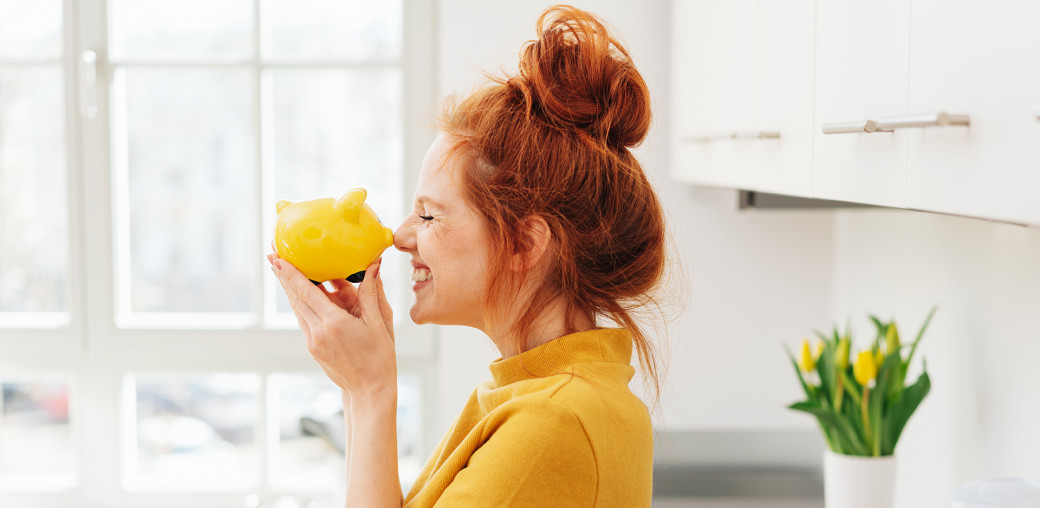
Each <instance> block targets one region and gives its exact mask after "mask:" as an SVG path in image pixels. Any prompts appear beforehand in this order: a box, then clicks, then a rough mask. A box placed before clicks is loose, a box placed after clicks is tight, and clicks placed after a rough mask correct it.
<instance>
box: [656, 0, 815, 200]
mask: <svg viewBox="0 0 1040 508" xmlns="http://www.w3.org/2000/svg"><path fill="white" fill-rule="evenodd" d="M813 4H814V2H813V0H784V1H767V0H737V1H726V2H718V1H711V0H707V1H681V2H674V3H673V7H672V9H673V11H672V14H673V16H672V23H673V27H672V28H673V32H672V33H673V35H672V37H673V43H674V44H673V55H672V63H673V71H674V74H673V76H674V77H673V89H672V97H673V104H674V107H675V112H676V113H675V115H674V127H675V128H674V129H673V132H674V133H675V138H674V139H673V142H674V144H673V147H674V155H675V157H674V165H673V167H674V173H675V174H674V176H675V177H676V178H677V179H680V180H683V181H686V182H690V183H695V184H701V185H715V186H722V187H735V188H742V189H750V190H760V191H768V192H776V193H782V194H792V195H801V196H808V195H809V191H810V189H811V180H810V179H811V176H812V175H811V162H812V137H811V135H809V132H810V130H811V124H812V118H811V111H812V67H813V60H812V47H813V9H814V5H813Z"/></svg>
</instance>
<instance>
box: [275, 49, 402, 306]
mask: <svg viewBox="0 0 1040 508" xmlns="http://www.w3.org/2000/svg"><path fill="white" fill-rule="evenodd" d="M265 77H266V78H267V80H268V81H267V83H268V86H269V89H270V100H269V101H268V105H267V107H266V108H265V111H264V114H265V116H266V117H267V118H268V119H269V120H268V123H267V125H270V131H269V132H266V133H265V136H266V137H265V146H267V147H269V150H270V152H269V153H270V157H271V159H270V160H269V161H268V162H269V164H270V165H271V166H272V167H273V169H274V173H275V185H274V189H273V192H272V194H271V195H270V198H271V199H270V200H269V202H267V203H266V204H265V208H264V210H265V212H266V213H268V214H269V215H267V218H268V220H269V221H270V222H269V224H270V227H268V228H266V234H267V235H271V234H273V233H272V231H271V230H273V227H274V221H273V219H274V210H275V203H276V202H277V201H278V200H282V199H288V200H290V201H299V200H304V199H313V198H318V197H338V196H339V195H341V194H342V193H343V192H346V191H347V190H349V189H352V188H355V187H364V188H365V189H366V190H368V199H367V203H368V204H369V205H370V206H372V208H373V209H374V210H375V211H376V213H377V214H378V215H379V218H380V220H381V221H382V222H383V224H384V225H386V226H387V227H390V228H394V227H396V226H397V224H399V223H400V221H401V219H402V217H401V208H402V206H403V205H402V193H401V189H403V183H402V182H403V177H402V165H403V142H402V138H401V136H402V134H401V132H402V122H401V93H402V92H401V74H400V71H399V70H396V69H375V70H372V69H367V70H356V69H354V70H342V69H323V70H313V69H307V70H298V69H279V70H271V71H268V72H267V73H266V75H265ZM386 273H387V277H388V279H387V280H388V283H390V284H393V283H394V282H395V281H396V280H397V279H398V278H400V277H401V275H400V274H396V273H395V274H391V273H390V272H389V271H388V272H386ZM391 277H392V278H393V279H392V280H391ZM268 280H269V282H273V279H272V278H269V279H268ZM276 294H277V295H278V296H277V298H278V304H277V307H276V308H277V311H278V312H283V313H284V312H289V304H288V302H287V301H286V300H285V297H284V295H283V294H282V293H281V291H280V290H279V291H277V292H276Z"/></svg>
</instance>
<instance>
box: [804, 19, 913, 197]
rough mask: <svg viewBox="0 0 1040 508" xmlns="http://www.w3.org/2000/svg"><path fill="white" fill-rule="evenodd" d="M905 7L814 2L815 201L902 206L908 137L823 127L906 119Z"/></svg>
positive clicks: (900, 132) (907, 46)
mask: <svg viewBox="0 0 1040 508" xmlns="http://www.w3.org/2000/svg"><path fill="white" fill-rule="evenodd" d="M909 8H910V2H907V1H906V0H878V1H871V2H863V1H860V0H825V1H820V2H818V4H817V12H816V16H817V18H816V101H815V105H816V112H815V118H816V121H815V124H816V125H815V129H814V136H815V147H814V154H815V157H814V163H813V173H812V182H813V186H812V187H813V189H812V192H813V197H817V198H822V199H834V200H841V201H853V202H858V203H868V204H874V205H881V206H893V207H905V205H906V156H907V133H906V131H904V130H896V131H894V132H873V133H867V132H858V133H856V132H852V133H841V134H825V133H824V132H823V130H822V129H823V127H824V125H825V124H826V125H830V124H852V123H855V124H857V125H859V126H860V127H862V126H863V125H865V124H867V122H868V121H877V120H879V119H881V118H883V117H892V116H900V115H905V114H906V113H907V81H908V79H909V77H908V66H909V56H910V55H909V52H910V44H909V37H910V12H909ZM859 130H860V131H862V130H863V129H862V128H860V129H859Z"/></svg>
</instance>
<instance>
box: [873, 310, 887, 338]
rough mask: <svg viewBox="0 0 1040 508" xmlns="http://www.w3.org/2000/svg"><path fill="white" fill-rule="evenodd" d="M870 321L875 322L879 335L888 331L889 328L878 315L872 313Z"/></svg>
mask: <svg viewBox="0 0 1040 508" xmlns="http://www.w3.org/2000/svg"><path fill="white" fill-rule="evenodd" d="M870 321H871V322H873V323H874V327H876V328H877V333H878V335H884V334H885V332H886V331H888V330H886V328H887V327H886V326H885V325H884V324H883V323H882V322H881V320H880V319H878V318H877V316H875V315H873V314H871V315H870Z"/></svg>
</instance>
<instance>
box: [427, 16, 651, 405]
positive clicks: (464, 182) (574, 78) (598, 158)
mask: <svg viewBox="0 0 1040 508" xmlns="http://www.w3.org/2000/svg"><path fill="white" fill-rule="evenodd" d="M537 31H538V34H539V36H538V38H537V39H536V40H533V41H529V42H527V43H526V44H525V45H524V46H523V48H522V49H521V52H520V67H519V73H518V74H516V75H508V74H507V75H504V76H489V77H490V79H491V83H489V84H488V85H487V86H484V87H481V88H479V89H477V90H476V91H474V92H472V93H471V94H469V95H468V96H466V97H464V98H462V99H461V100H460V99H457V98H450V99H449V100H448V101H447V102H446V103H445V107H444V110H443V112H442V114H441V116H440V118H439V123H440V128H441V130H442V131H443V132H444V133H446V134H447V135H448V137H449V140H450V148H449V150H450V153H452V154H457V155H461V156H462V157H461V158H460V160H461V161H463V162H462V167H463V168H464V169H463V170H462V172H461V174H460V175H459V182H458V183H459V184H460V187H461V192H462V194H463V196H464V197H465V199H466V201H467V202H468V204H469V205H470V206H471V207H472V208H473V209H474V210H477V211H478V213H481V214H483V217H484V218H485V219H486V226H487V228H488V232H489V234H490V237H491V249H492V251H491V256H490V261H489V262H490V264H491V265H490V266H489V267H488V269H489V272H488V273H492V274H495V279H494V283H492V284H489V287H488V288H487V293H486V295H485V297H486V300H487V301H488V302H510V303H512V304H514V305H515V304H521V305H525V306H526V309H525V311H524V312H523V313H522V314H521V316H520V318H519V320H518V321H517V322H516V323H514V324H513V330H511V331H512V332H513V333H515V336H516V337H517V338H518V339H517V340H524V338H526V337H527V334H528V333H529V332H530V331H531V329H532V326H533V324H534V323H535V321H536V319H537V317H538V315H539V313H540V312H541V311H542V310H543V307H542V306H541V305H537V304H535V302H549V301H552V300H553V299H555V298H556V297H561V296H562V297H563V299H564V301H566V302H567V308H566V314H565V315H566V317H567V326H568V329H569V331H577V330H576V329H575V323H577V322H578V319H579V318H580V317H582V316H587V317H589V318H592V319H594V320H597V321H598V320H599V319H598V318H606V319H609V320H611V321H612V322H613V323H615V324H617V325H619V326H622V327H624V328H626V329H628V330H629V331H630V333H631V334H632V337H633V340H634V347H635V349H636V351H637V353H638V356H639V360H640V365H641V367H642V369H643V372H644V376H645V377H646V379H647V381H648V382H649V383H650V384H651V385H652V388H653V390H654V392H653V394H654V396H655V400H656V397H657V396H658V394H659V392H660V378H659V368H658V361H657V358H656V355H655V348H654V346H653V343H652V342H651V341H650V340H649V338H648V337H647V336H646V334H645V333H644V331H643V329H642V328H641V327H640V326H639V324H638V323H637V322H636V321H637V320H636V318H635V311H637V310H638V309H640V308H642V307H644V306H646V305H648V304H655V303H656V302H655V300H654V298H653V296H652V293H653V292H654V290H655V289H656V288H657V287H658V285H659V284H660V282H661V280H662V275H663V272H664V265H665V228H664V216H663V213H662V210H661V206H660V203H659V202H658V198H657V195H656V193H655V192H654V190H653V188H652V187H651V185H650V182H649V180H648V179H647V177H646V174H645V173H644V172H643V168H642V166H640V164H639V161H637V160H636V158H635V157H634V156H633V155H632V153H631V152H630V151H629V148H631V147H634V146H636V145H638V144H639V143H641V142H642V140H643V139H644V138H645V137H646V134H647V131H648V130H649V128H650V119H651V112H650V93H649V90H648V89H647V86H646V83H645V82H644V81H643V78H642V76H640V74H639V72H638V71H637V70H636V68H635V66H634V65H633V63H632V59H631V57H630V56H629V54H628V52H627V51H626V50H625V48H624V47H623V46H622V45H621V44H620V43H619V42H618V41H617V40H616V39H615V38H613V37H612V36H611V35H610V34H609V33H608V31H607V28H606V26H605V24H604V23H603V22H602V21H600V20H599V19H598V18H596V17H595V16H593V15H592V14H589V13H587V12H584V11H581V10H578V9H575V8H573V7H569V6H554V7H550V8H549V9H547V10H546V11H545V12H544V13H543V14H542V15H541V16H540V17H539V19H538V24H537ZM531 217H539V218H541V219H543V220H544V221H545V222H546V224H548V226H549V231H550V233H551V237H552V240H551V242H550V247H549V250H548V253H549V255H550V261H549V266H548V271H547V272H546V274H547V275H546V277H545V278H544V280H542V281H541V284H540V285H539V286H538V287H537V288H536V290H535V292H534V294H533V297H532V298H531V299H530V300H529V301H526V302H517V301H516V297H517V296H516V295H517V294H518V291H517V290H518V289H519V288H520V287H523V284H524V283H525V279H526V278H527V273H526V272H525V271H523V270H511V269H510V260H511V259H512V258H513V256H512V255H513V254H514V253H518V252H525V251H526V250H527V249H528V247H529V242H530V240H529V238H530V237H529V235H528V234H527V232H528V231H527V228H526V223H527V219H529V218H531ZM488 307H489V308H492V309H496V308H497V309H502V307H501V306H498V305H489V306H488ZM492 312H494V311H492ZM487 319H488V321H489V323H501V319H502V316H501V315H491V316H487ZM519 345H520V346H521V347H523V346H524V344H519ZM521 350H522V349H521Z"/></svg>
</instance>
